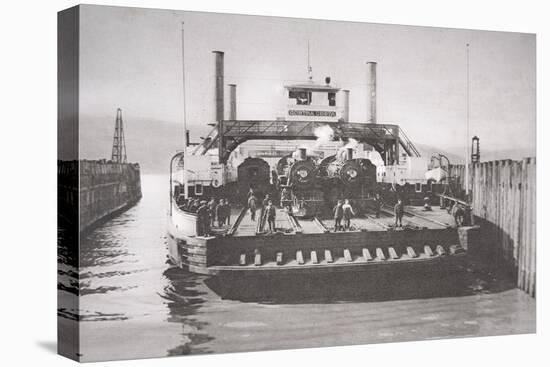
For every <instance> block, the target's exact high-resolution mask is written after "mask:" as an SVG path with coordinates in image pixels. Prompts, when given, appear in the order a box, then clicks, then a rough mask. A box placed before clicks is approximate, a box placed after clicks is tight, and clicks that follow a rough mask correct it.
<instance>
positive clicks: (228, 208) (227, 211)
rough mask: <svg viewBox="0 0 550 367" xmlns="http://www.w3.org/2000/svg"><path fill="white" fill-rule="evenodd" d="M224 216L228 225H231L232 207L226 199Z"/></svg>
mask: <svg viewBox="0 0 550 367" xmlns="http://www.w3.org/2000/svg"><path fill="white" fill-rule="evenodd" d="M224 214H225V216H224V217H225V220H226V222H227V225H228V226H229V225H231V206H230V205H229V200H227V199H225V204H224Z"/></svg>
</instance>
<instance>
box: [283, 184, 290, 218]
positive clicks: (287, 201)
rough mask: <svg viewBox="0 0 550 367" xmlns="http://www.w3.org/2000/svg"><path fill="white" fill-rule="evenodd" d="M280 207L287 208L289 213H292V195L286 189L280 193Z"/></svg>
mask: <svg viewBox="0 0 550 367" xmlns="http://www.w3.org/2000/svg"><path fill="white" fill-rule="evenodd" d="M281 206H282V207H285V208H287V210H288V212H289V213H290V212H292V195H291V194H290V190H289V189H288V188H287V187H283V191H281Z"/></svg>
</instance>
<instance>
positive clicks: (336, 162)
mask: <svg viewBox="0 0 550 367" xmlns="http://www.w3.org/2000/svg"><path fill="white" fill-rule="evenodd" d="M296 153H297V154H296V155H288V156H285V157H283V158H281V159H280V160H279V162H278V164H277V175H278V185H277V191H278V192H279V193H280V196H281V202H282V203H283V205H285V206H288V207H289V209H291V210H292V212H293V213H294V214H295V215H297V216H314V215H320V214H322V213H323V212H330V210H331V209H332V208H333V207H334V205H335V204H336V201H337V200H339V199H344V198H346V199H350V200H351V201H352V203H353V204H354V206H355V207H356V208H357V209H358V210H359V211H364V210H365V209H366V208H367V207H368V206H369V204H370V203H371V201H372V199H373V197H374V194H375V192H376V190H377V184H376V166H375V165H374V164H372V163H371V161H370V160H368V159H363V158H353V149H352V148H348V149H346V150H341V151H340V152H339V153H338V154H336V155H332V156H329V157H326V158H324V159H323V160H319V159H317V157H315V156H313V155H307V151H306V149H305V148H300V149H298V151H297V152H296Z"/></svg>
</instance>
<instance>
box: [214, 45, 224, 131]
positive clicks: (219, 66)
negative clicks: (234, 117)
mask: <svg viewBox="0 0 550 367" xmlns="http://www.w3.org/2000/svg"><path fill="white" fill-rule="evenodd" d="M212 53H213V54H214V57H215V61H214V64H215V65H214V67H215V77H216V90H215V101H216V121H218V122H219V121H222V120H223V117H224V116H223V103H224V101H223V88H224V84H223V52H222V51H212Z"/></svg>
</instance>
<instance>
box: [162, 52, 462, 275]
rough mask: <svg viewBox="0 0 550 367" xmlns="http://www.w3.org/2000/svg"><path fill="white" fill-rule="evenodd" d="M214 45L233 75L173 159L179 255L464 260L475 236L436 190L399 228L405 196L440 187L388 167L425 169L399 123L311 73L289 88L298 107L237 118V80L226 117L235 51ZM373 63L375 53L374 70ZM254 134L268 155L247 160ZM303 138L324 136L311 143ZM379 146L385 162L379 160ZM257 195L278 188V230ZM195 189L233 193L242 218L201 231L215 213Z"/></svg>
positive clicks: (184, 259) (173, 236)
mask: <svg viewBox="0 0 550 367" xmlns="http://www.w3.org/2000/svg"><path fill="white" fill-rule="evenodd" d="M214 54H215V65H216V72H217V75H216V80H217V81H218V82H219V81H220V80H221V82H219V83H217V84H216V85H217V88H216V97H217V98H216V101H217V104H216V112H217V119H218V121H217V122H216V123H215V124H214V127H213V129H212V131H211V133H210V134H209V135H208V136H207V137H206V138H205V139H203V141H202V142H201V143H200V144H197V145H195V146H188V147H187V149H185V151H182V152H179V153H177V154H176V155H175V156H174V157H173V158H172V160H171V162H170V210H169V216H168V247H169V256H170V259H171V261H172V262H173V263H174V264H176V265H177V266H180V267H185V268H188V269H189V270H190V271H191V272H195V273H200V274H207V275H219V276H229V275H230V276H236V275H238V276H254V277H257V276H262V275H267V276H272V275H275V274H285V275H287V274H318V273H338V272H355V271H372V272H387V271H389V270H390V269H392V270H395V269H403V270H410V269H413V268H415V269H417V270H418V269H421V270H422V271H431V270H434V269H450V268H451V267H455V266H460V265H461V264H462V261H463V260H464V258H465V256H466V253H467V248H468V244H467V236H464V235H459V232H460V231H461V229H460V228H458V227H457V226H456V224H455V220H454V218H453V216H451V215H450V214H449V212H448V211H447V210H446V209H445V208H439V207H432V206H431V199H430V200H428V201H423V202H422V204H424V205H421V206H413V205H405V207H404V216H403V220H402V223H400V225H399V226H398V225H397V222H396V221H395V219H394V213H393V204H394V203H395V200H396V199H397V198H398V197H401V198H407V194H408V193H413V194H414V193H416V194H418V193H420V195H422V196H421V197H424V196H426V195H428V194H429V193H432V191H433V190H434V186H433V183H429V182H428V181H427V180H426V179H424V181H421V179H418V180H417V181H415V182H413V184H412V185H409V182H406V184H407V185H406V184H405V183H403V182H396V181H395V180H394V181H392V180H391V179H390V177H388V175H387V174H389V173H391V174H392V175H395V176H397V172H400V177H401V178H402V177H404V175H403V173H402V171H403V169H406V168H407V167H409V168H410V167H416V166H417V165H415V164H414V163H413V162H418V161H419V159H418V158H420V154H419V153H418V151H417V149H416V148H415V147H414V145H413V144H412V142H411V141H410V140H409V139H408V137H407V136H406V135H405V134H404V132H403V131H402V130H401V128H400V127H399V126H398V125H395V124H380V123H377V122H376V121H375V120H374V121H370V122H361V123H357V122H349V91H347V90H342V89H341V88H338V87H336V86H334V85H332V84H331V79H330V78H328V77H327V78H326V79H325V83H324V84H322V83H315V82H314V81H313V79H312V77H311V76H310V78H309V79H308V80H307V81H306V82H305V83H302V84H293V85H286V86H285V88H284V90H285V95H284V98H285V99H286V100H287V108H286V110H285V113H284V115H283V116H280V117H278V118H276V119H274V120H239V119H237V117H236V110H235V106H236V100H235V96H236V93H235V90H234V88H236V86H235V85H231V86H230V88H231V89H232V90H230V93H229V94H230V96H231V101H230V106H231V111H230V113H229V119H224V113H223V105H224V101H223V94H224V93H223V88H224V85H223V73H222V71H223V57H224V54H223V53H222V52H220V51H216V52H214ZM220 65H221V67H220ZM372 65H373V63H368V68H369V71H371V72H372V70H373V67H372ZM374 70H375V68H374ZM371 74H372V73H371ZM371 78H372V79H373V80H375V79H376V76H375V75H371ZM367 84H368V85H369V86H370V87H369V88H372V86H373V84H374V91H373V90H371V91H370V92H371V93H370V94H369V95H371V96H372V95H375V83H372V82H368V83H367ZM369 102H372V101H370V100H369ZM374 103H375V101H374ZM369 110H371V111H372V106H371V108H370V109H369ZM220 111H221V112H220ZM371 115H372V113H371ZM374 115H375V114H374ZM323 131H324V132H327V131H328V132H329V134H328V135H329V138H328V139H327V138H326V137H324V136H320V135H326V134H324V133H323ZM319 140H323V141H322V142H321V143H319ZM248 141H263V142H265V143H266V144H265V145H264V146H263V149H262V151H264V152H266V151H268V152H269V154H268V157H265V158H266V159H263V158H261V157H257V156H256V157H255V156H252V154H253V151H249V152H248V154H249V156H246V157H243V156H242V155H241V156H240V161H239V160H238V159H235V156H239V154H234V153H235V152H238V151H239V147H241V146H243V145H245V144H246V142H248ZM303 141H306V142H307V141H309V142H312V144H310V145H309V146H306V147H304V146H301V145H300V144H302V143H300V142H303ZM352 142H353V144H351V143H352ZM292 144H294V146H293V145H292ZM186 145H188V144H186ZM274 152H276V153H278V154H274ZM376 154H377V155H378V159H379V160H381V162H382V168H380V166H378V167H376V166H375V165H374V164H373V163H372V159H370V158H371V157H372V155H376ZM380 172H384V173H386V175H381V174H380ZM392 172H393V173H392ZM402 184H403V185H402ZM422 185H424V188H422V187H420V190H419V186H422ZM409 186H412V190H410V192H409V191H407V190H408V189H406V188H408V187H409ZM427 193H428V194H427ZM250 194H252V195H254V196H256V197H257V199H258V201H261V199H263V198H264V197H267V195H268V194H269V198H270V199H271V200H272V202H273V204H274V205H275V206H276V207H277V209H276V220H275V231H268V230H267V229H266V216H265V215H264V213H263V209H259V210H258V217H257V219H255V218H254V217H253V216H252V215H251V212H250V210H248V209H247V207H246V200H247V197H248V195H250ZM413 196H414V195H413ZM417 196H418V195H417ZM433 197H435V196H432V198H433ZM191 198H192V199H193V200H198V201H202V200H203V199H206V200H209V199H210V198H215V199H216V201H218V200H219V199H220V198H225V199H229V201H230V203H231V205H230V206H231V210H232V214H231V216H230V219H231V223H232V225H223V226H221V227H220V228H212V229H211V230H208V231H207V232H208V233H201V232H204V226H203V225H202V224H201V220H203V221H204V219H201V218H199V216H198V215H197V213H196V212H195V211H196V208H197V207H196V205H195V208H194V209H190V208H189V206H188V205H187V203H188V202H189V200H190V199H191ZM381 198H383V199H382V200H381ZM342 199H348V200H350V201H351V204H352V206H353V207H354V212H355V215H354V216H353V218H352V219H351V220H350V223H349V224H348V226H347V228H346V229H345V230H341V228H338V225H337V224H335V223H334V219H333V207H334V205H335V204H336V203H337V201H338V200H342ZM381 201H383V203H382V202H381ZM414 203H418V200H416V201H414V200H412V199H411V198H410V197H409V198H408V202H407V203H406V204H414ZM201 205H204V202H203V203H202V204H201ZM208 221H209V220H208Z"/></svg>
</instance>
